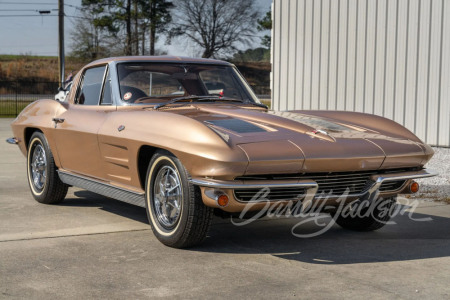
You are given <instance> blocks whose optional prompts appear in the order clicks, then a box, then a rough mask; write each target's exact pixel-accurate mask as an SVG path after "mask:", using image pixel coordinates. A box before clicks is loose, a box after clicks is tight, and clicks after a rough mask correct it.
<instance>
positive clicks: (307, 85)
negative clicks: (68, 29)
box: [271, 0, 450, 146]
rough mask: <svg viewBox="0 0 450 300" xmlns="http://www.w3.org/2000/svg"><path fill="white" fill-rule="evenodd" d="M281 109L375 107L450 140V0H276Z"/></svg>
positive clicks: (276, 83)
mask: <svg viewBox="0 0 450 300" xmlns="http://www.w3.org/2000/svg"><path fill="white" fill-rule="evenodd" d="M272 16H273V17H272V18H273V29H272V66H273V68H272V77H271V79H272V81H271V85H272V105H273V108H274V109H278V110H291V109H324V110H325V109H330V110H336V109H337V110H350V111H359V112H367V113H373V114H377V115H381V116H385V117H387V118H390V119H393V120H395V121H396V122H398V123H400V124H403V125H404V126H406V127H407V128H408V129H410V130H411V131H413V132H415V133H416V134H417V135H418V136H419V137H420V138H421V139H423V140H424V141H426V142H427V143H429V144H432V145H440V146H450V104H449V102H450V99H449V96H450V93H449V91H450V0H274V2H273V4H272Z"/></svg>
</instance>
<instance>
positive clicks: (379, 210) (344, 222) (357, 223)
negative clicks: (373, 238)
mask: <svg viewBox="0 0 450 300" xmlns="http://www.w3.org/2000/svg"><path fill="white" fill-rule="evenodd" d="M396 201H397V198H396V197H393V198H387V199H383V198H380V199H378V200H375V202H374V203H372V204H371V205H370V206H369V205H368V207H366V208H364V209H361V210H360V211H359V212H358V214H351V213H348V212H345V210H344V211H343V212H342V213H341V215H339V216H336V215H334V216H333V217H334V218H335V220H336V223H337V224H338V225H340V226H341V227H342V228H345V229H350V230H355V231H374V230H377V229H380V228H382V227H383V226H384V225H386V223H387V222H388V221H389V220H390V218H391V216H392V210H393V209H394V208H395V203H396Z"/></svg>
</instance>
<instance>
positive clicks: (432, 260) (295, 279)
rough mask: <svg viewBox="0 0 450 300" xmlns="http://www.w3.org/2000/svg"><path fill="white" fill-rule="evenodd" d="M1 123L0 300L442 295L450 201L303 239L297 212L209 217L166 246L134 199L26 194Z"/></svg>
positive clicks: (449, 265)
mask: <svg viewBox="0 0 450 300" xmlns="http://www.w3.org/2000/svg"><path fill="white" fill-rule="evenodd" d="M11 121H12V119H0V298H1V299H99V298H102V299H147V298H159V297H161V298H170V299H173V298H180V299H185V298H195V299H198V298H208V299H210V298H227V299H241V298H243V299H245V298H252V299H256V298H267V299H268V298H270V299H284V298H287V299H289V298H292V299H294V298H303V299H305V298H309V299H344V298H345V299H348V298H356V299H359V298H363V297H364V298H369V297H370V298H371V299H411V298H413V299H449V298H450V284H449V282H450V205H447V204H444V203H441V202H430V201H419V202H417V203H418V207H417V208H416V209H414V213H411V214H408V213H407V212H408V211H411V209H412V208H411V203H406V202H404V204H408V205H403V206H402V207H403V208H404V209H406V211H404V213H403V214H402V215H398V216H396V217H395V218H394V219H393V221H395V223H396V224H393V225H387V226H385V227H384V228H383V229H381V230H379V231H376V232H369V233H358V232H350V231H346V230H343V229H341V228H340V227H339V226H337V225H333V226H331V228H330V229H329V230H327V231H326V232H325V233H323V234H321V235H318V236H316V237H313V238H299V237H297V236H295V235H293V234H292V231H293V232H294V234H296V235H301V234H308V233H313V232H318V231H319V230H320V229H321V228H322V227H320V225H318V224H315V223H314V222H305V224H304V225H303V226H296V224H298V223H299V222H303V221H305V218H302V219H300V218H288V219H286V218H283V217H280V218H272V219H262V220H259V221H256V222H254V223H251V224H249V225H246V226H235V225H233V224H231V223H230V221H229V220H223V219H215V220H214V224H213V225H212V227H211V230H210V233H209V236H208V238H207V239H206V242H205V243H204V244H203V245H201V246H198V247H195V248H191V249H187V250H178V249H172V248H168V247H165V246H164V245H162V244H161V243H159V242H158V240H157V239H156V238H155V237H154V236H153V234H152V232H151V230H150V227H149V225H148V222H147V217H146V213H145V210H144V209H142V208H139V207H135V206H133V205H129V204H126V203H122V202H119V201H116V200H112V199H109V198H105V197H102V196H98V195H95V194H93V193H91V192H88V191H84V190H81V189H76V188H71V189H70V190H69V194H68V195H67V199H66V200H65V202H64V203H62V204H60V205H43V204H39V203H37V202H36V201H34V200H33V198H32V196H31V194H30V191H29V188H28V185H27V181H26V163H25V157H23V156H22V154H21V153H20V151H19V150H18V149H17V147H16V146H14V145H9V144H7V143H5V142H4V141H5V139H6V138H8V137H11V136H12V133H11V130H10V128H9V123H10V122H11ZM405 201H406V200H405ZM402 203H403V202H402ZM408 209H409V210H408ZM327 220H328V219H325V220H321V222H322V221H327ZM419 220H421V221H419ZM294 226H296V227H294Z"/></svg>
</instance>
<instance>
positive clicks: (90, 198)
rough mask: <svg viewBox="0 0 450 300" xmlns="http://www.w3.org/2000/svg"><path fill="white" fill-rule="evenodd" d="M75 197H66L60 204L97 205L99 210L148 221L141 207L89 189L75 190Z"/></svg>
mask: <svg viewBox="0 0 450 300" xmlns="http://www.w3.org/2000/svg"><path fill="white" fill-rule="evenodd" d="M74 195H75V196H76V198H73V197H70V196H69V197H67V198H66V199H64V202H62V203H61V204H59V205H61V206H83V207H98V208H99V209H101V210H104V211H107V212H110V213H113V214H116V215H119V216H122V217H125V218H128V219H132V220H135V221H138V222H142V223H148V220H147V213H146V212H145V209H143V208H142V207H138V206H136V205H132V204H128V203H125V202H121V201H118V200H115V199H111V198H108V197H104V196H101V195H99V194H95V193H92V192H89V191H85V190H81V191H75V192H74Z"/></svg>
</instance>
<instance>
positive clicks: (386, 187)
mask: <svg viewBox="0 0 450 300" xmlns="http://www.w3.org/2000/svg"><path fill="white" fill-rule="evenodd" d="M412 170H413V169H393V170H380V171H363V172H334V173H308V174H306V173H305V174H270V175H249V176H241V177H237V178H236V180H245V181H246V182H248V183H250V182H251V181H252V180H275V181H276V180H289V179H297V180H300V179H309V180H314V181H315V182H317V184H318V185H319V188H318V190H317V194H318V195H320V194H322V193H323V195H324V196H329V195H334V196H340V195H342V194H343V193H344V192H345V191H346V190H347V189H348V194H349V195H352V194H353V195H356V194H362V193H364V192H366V191H367V190H368V189H369V188H370V187H371V186H372V185H373V184H374V181H373V180H371V179H370V177H371V176H373V175H381V174H387V173H397V172H407V171H412ZM404 183H405V180H400V181H388V182H385V183H383V184H382V185H381V188H380V190H381V191H383V192H387V191H396V190H398V189H399V188H401V186H402V185H403V184H404ZM280 193H281V191H280ZM280 193H278V194H280ZM278 194H277V195H278ZM286 194H288V193H286ZM288 196H290V195H288Z"/></svg>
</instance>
